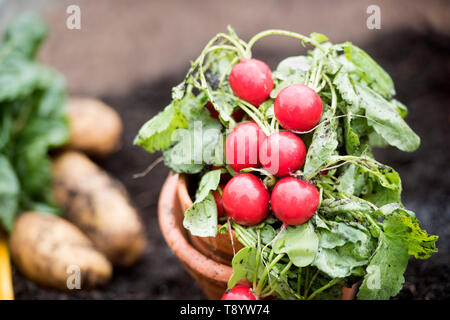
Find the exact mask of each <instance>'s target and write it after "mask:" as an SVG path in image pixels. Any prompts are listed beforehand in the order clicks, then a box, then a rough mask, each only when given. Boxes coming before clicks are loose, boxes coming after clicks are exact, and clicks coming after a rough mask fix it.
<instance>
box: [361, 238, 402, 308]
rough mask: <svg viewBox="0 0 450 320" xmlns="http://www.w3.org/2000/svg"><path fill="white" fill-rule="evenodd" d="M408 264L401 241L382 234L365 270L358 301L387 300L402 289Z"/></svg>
mask: <svg viewBox="0 0 450 320" xmlns="http://www.w3.org/2000/svg"><path fill="white" fill-rule="evenodd" d="M407 264H408V248H407V247H405V246H404V244H403V241H402V240H401V239H398V238H395V237H390V236H387V235H385V234H384V233H382V234H381V235H380V238H379V242H378V246H377V248H376V250H375V253H374V255H373V257H372V259H371V260H370V263H369V265H368V266H367V268H366V272H367V274H366V276H365V277H364V280H363V283H362V284H361V287H360V288H359V292H358V295H357V297H358V299H361V300H387V299H389V298H390V297H392V296H395V295H396V294H397V293H398V292H399V291H400V290H401V288H402V285H403V282H404V281H405V278H404V277H403V273H404V272H405V270H406V266H407Z"/></svg>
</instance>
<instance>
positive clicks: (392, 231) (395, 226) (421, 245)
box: [383, 209, 438, 259]
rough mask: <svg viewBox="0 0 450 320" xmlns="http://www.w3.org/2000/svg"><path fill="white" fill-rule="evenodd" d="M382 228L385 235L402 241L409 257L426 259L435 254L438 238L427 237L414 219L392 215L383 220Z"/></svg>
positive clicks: (402, 215) (401, 215)
mask: <svg viewBox="0 0 450 320" xmlns="http://www.w3.org/2000/svg"><path fill="white" fill-rule="evenodd" d="M399 210H401V209H399ZM383 226H384V231H385V233H386V234H387V235H389V236H391V237H393V238H396V239H401V240H403V242H404V244H405V246H406V247H407V248H408V254H409V255H414V257H416V258H418V259H427V258H429V257H430V256H431V254H432V253H434V252H437V249H436V241H437V239H438V236H429V235H428V234H427V232H426V231H425V230H423V229H422V228H421V227H420V224H419V221H418V220H417V219H416V218H414V217H411V216H409V215H405V214H399V213H398V214H393V215H390V216H388V217H387V218H386V219H385V220H384V223H383Z"/></svg>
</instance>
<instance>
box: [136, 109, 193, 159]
mask: <svg viewBox="0 0 450 320" xmlns="http://www.w3.org/2000/svg"><path fill="white" fill-rule="evenodd" d="M187 126H188V123H187V121H186V117H185V116H184V114H183V113H182V112H181V111H180V110H179V109H178V108H177V107H175V106H174V105H173V104H170V105H168V106H167V107H166V108H165V109H164V111H162V112H160V113H159V114H158V115H157V116H156V117H154V118H152V119H150V120H149V121H148V122H147V123H145V124H144V125H143V126H142V128H141V129H140V130H139V133H138V135H137V136H136V138H135V140H134V143H135V144H137V145H140V146H141V147H143V148H144V149H146V150H147V151H149V152H155V151H159V150H164V149H167V148H169V147H170V146H171V145H172V144H173V143H174V141H173V137H172V134H173V133H174V131H175V130H176V129H179V128H187Z"/></svg>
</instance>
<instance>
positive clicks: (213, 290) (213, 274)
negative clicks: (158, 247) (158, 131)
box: [158, 173, 233, 299]
mask: <svg viewBox="0 0 450 320" xmlns="http://www.w3.org/2000/svg"><path fill="white" fill-rule="evenodd" d="M178 181H179V176H178V175H173V174H172V173H171V174H169V176H168V177H167V179H166V182H165V183H164V185H163V188H162V190H161V194H160V195H159V202H158V219H159V225H160V228H161V231H162V234H163V236H164V239H165V240H166V242H167V244H168V245H169V247H170V248H171V249H172V251H173V252H174V253H175V254H176V255H177V257H178V259H180V261H181V262H182V263H183V264H184V266H185V267H186V270H187V271H188V272H189V273H190V274H191V276H192V277H194V278H195V280H197V281H198V283H199V284H200V286H201V287H202V289H203V292H204V293H205V295H206V296H207V297H208V299H220V297H221V296H222V295H223V293H224V292H225V290H226V284H227V282H228V279H229V278H230V277H231V274H232V273H233V270H232V269H231V267H230V266H228V265H225V264H222V263H219V262H216V261H214V260H212V259H210V258H208V257H207V256H205V255H204V254H202V253H201V252H199V251H198V250H196V249H195V248H194V247H193V246H192V245H191V244H190V243H189V242H188V240H187V232H186V230H185V229H184V227H183V221H182V216H183V212H184V210H185V207H181V206H180V202H179V201H177V186H178ZM186 192H187V191H186Z"/></svg>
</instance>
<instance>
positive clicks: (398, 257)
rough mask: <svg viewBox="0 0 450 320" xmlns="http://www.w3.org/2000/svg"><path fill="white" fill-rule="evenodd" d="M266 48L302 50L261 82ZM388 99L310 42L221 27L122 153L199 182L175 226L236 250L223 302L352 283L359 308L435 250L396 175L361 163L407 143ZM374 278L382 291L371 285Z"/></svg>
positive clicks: (341, 48)
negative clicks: (155, 159)
mask: <svg viewBox="0 0 450 320" xmlns="http://www.w3.org/2000/svg"><path fill="white" fill-rule="evenodd" d="M271 35H282V36H287V37H291V38H294V39H297V40H300V41H301V43H302V44H311V45H313V46H314V47H315V48H314V50H312V51H309V52H308V54H307V55H306V56H295V57H288V58H286V59H284V60H283V61H282V62H280V64H279V65H278V67H277V69H276V70H275V71H274V72H273V73H272V72H271V70H270V69H269V67H268V66H267V65H266V64H265V63H264V62H262V61H260V60H257V59H254V58H252V47H253V45H254V44H255V43H256V42H257V41H258V40H259V39H262V38H264V37H266V36H271ZM319 94H320V96H319ZM394 95H395V88H394V84H393V81H392V79H391V78H390V76H389V74H388V73H387V72H386V71H385V70H383V68H381V67H380V66H379V65H378V64H377V63H376V62H375V61H374V60H373V59H372V58H371V57H370V56H369V55H368V54H367V53H365V52H364V51H363V50H362V49H360V48H358V47H357V46H354V45H352V44H351V43H348V42H346V43H342V44H333V43H331V42H329V41H328V38H327V37H326V36H324V35H322V34H318V33H312V34H311V35H310V36H309V37H307V36H304V35H301V34H298V33H295V32H290V31H285V30H266V31H262V32H260V33H258V34H256V35H254V36H253V37H252V38H251V39H250V40H249V41H248V42H245V41H243V40H242V39H240V38H239V37H238V36H237V35H236V33H235V32H234V30H233V29H232V28H229V33H228V34H225V33H219V34H217V35H216V36H215V37H213V38H212V39H211V40H210V41H209V42H208V44H207V45H206V46H205V48H204V49H203V51H202V52H201V54H200V56H199V57H198V58H197V59H195V60H194V61H192V63H191V67H190V69H189V71H188V72H187V75H186V78H185V79H184V81H183V82H181V83H180V84H179V85H177V86H176V87H174V88H173V89H172V102H171V103H170V104H169V105H168V106H167V107H166V108H164V110H163V111H161V112H160V113H159V114H158V115H156V116H155V117H153V118H152V119H150V120H149V121H147V122H146V123H145V124H144V125H143V126H142V128H141V129H140V130H139V133H138V135H137V136H136V138H135V143H136V144H138V145H140V146H142V147H143V148H145V149H146V150H148V151H149V152H155V151H163V158H164V162H165V163H166V165H167V166H169V167H170V168H171V169H172V170H173V171H174V172H176V173H184V174H200V175H201V178H200V180H199V183H198V188H197V192H196V195H195V202H194V203H193V205H192V206H191V207H190V208H188V209H187V210H186V211H185V213H184V219H183V226H184V227H185V228H186V229H187V230H189V232H190V233H191V234H192V235H193V236H198V237H215V236H216V235H217V232H220V233H225V232H227V231H229V232H230V238H231V240H232V241H233V236H232V232H231V231H232V230H233V231H234V234H235V236H236V238H237V240H238V241H239V242H240V243H241V244H242V245H243V246H244V248H242V249H241V250H239V251H238V252H236V253H235V254H234V257H233V260H232V267H233V275H232V276H231V278H230V280H229V282H228V288H229V289H230V290H229V291H227V292H226V294H225V295H224V297H223V298H224V299H228V300H229V299H256V298H258V299H264V298H267V297H271V296H275V297H277V298H281V299H301V300H307V299H315V298H320V299H324V298H325V299H336V298H340V296H341V294H342V290H341V289H340V288H341V287H342V286H348V287H349V286H352V285H353V284H354V283H356V282H357V281H359V280H362V284H361V287H360V290H359V293H358V298H361V299H387V298H389V297H391V296H394V295H395V294H397V292H398V291H399V290H400V289H401V285H402V279H403V276H402V275H403V271H404V270H405V268H406V264H407V261H408V256H409V255H414V256H416V257H419V258H428V257H429V256H430V255H431V254H432V253H433V252H435V251H436V248H435V242H436V240H437V237H436V236H429V235H427V233H426V232H425V230H423V229H422V228H421V226H420V224H419V221H418V220H417V219H416V218H415V217H414V215H413V214H412V213H411V212H410V211H408V210H406V209H404V207H403V206H402V204H401V190H402V185H401V179H400V176H399V175H398V173H397V172H396V171H395V170H394V169H393V168H390V167H388V166H386V165H383V164H381V163H379V162H378V161H376V160H375V159H374V157H373V153H372V147H381V146H388V145H391V146H394V147H397V148H398V149H400V150H402V151H409V152H410V151H414V150H415V149H416V148H417V147H418V146H419V144H420V138H419V137H418V136H417V134H415V133H414V131H413V130H412V129H411V128H410V127H409V126H408V125H407V123H406V122H405V121H404V119H403V118H404V117H405V116H406V114H407V107H406V106H405V105H403V104H402V103H401V102H399V101H398V100H396V99H395V98H394ZM338 119H340V120H338ZM198 128H200V129H202V130H201V132H200V133H199V130H198ZM224 128H225V129H228V130H231V131H228V132H224V131H225V130H224ZM312 132H314V133H312ZM309 133H312V134H309ZM224 157H225V161H224ZM180 160H181V161H180ZM210 169H211V171H210ZM218 169H219V170H218ZM216 212H217V214H216ZM271 213H273V215H272V214H271ZM219 222H221V223H222V224H223V223H224V222H226V224H223V225H222V226H220V225H219ZM397 230H403V231H402V237H401V238H402V239H398V233H397ZM232 243H233V242H232ZM374 269H377V270H380V288H381V289H375V288H373V287H372V286H371V285H370V284H371V281H372V280H371V270H374ZM242 279H246V280H248V281H250V282H252V284H253V286H252V287H248V286H245V285H241V284H238V283H240V281H241V280H242Z"/></svg>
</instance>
